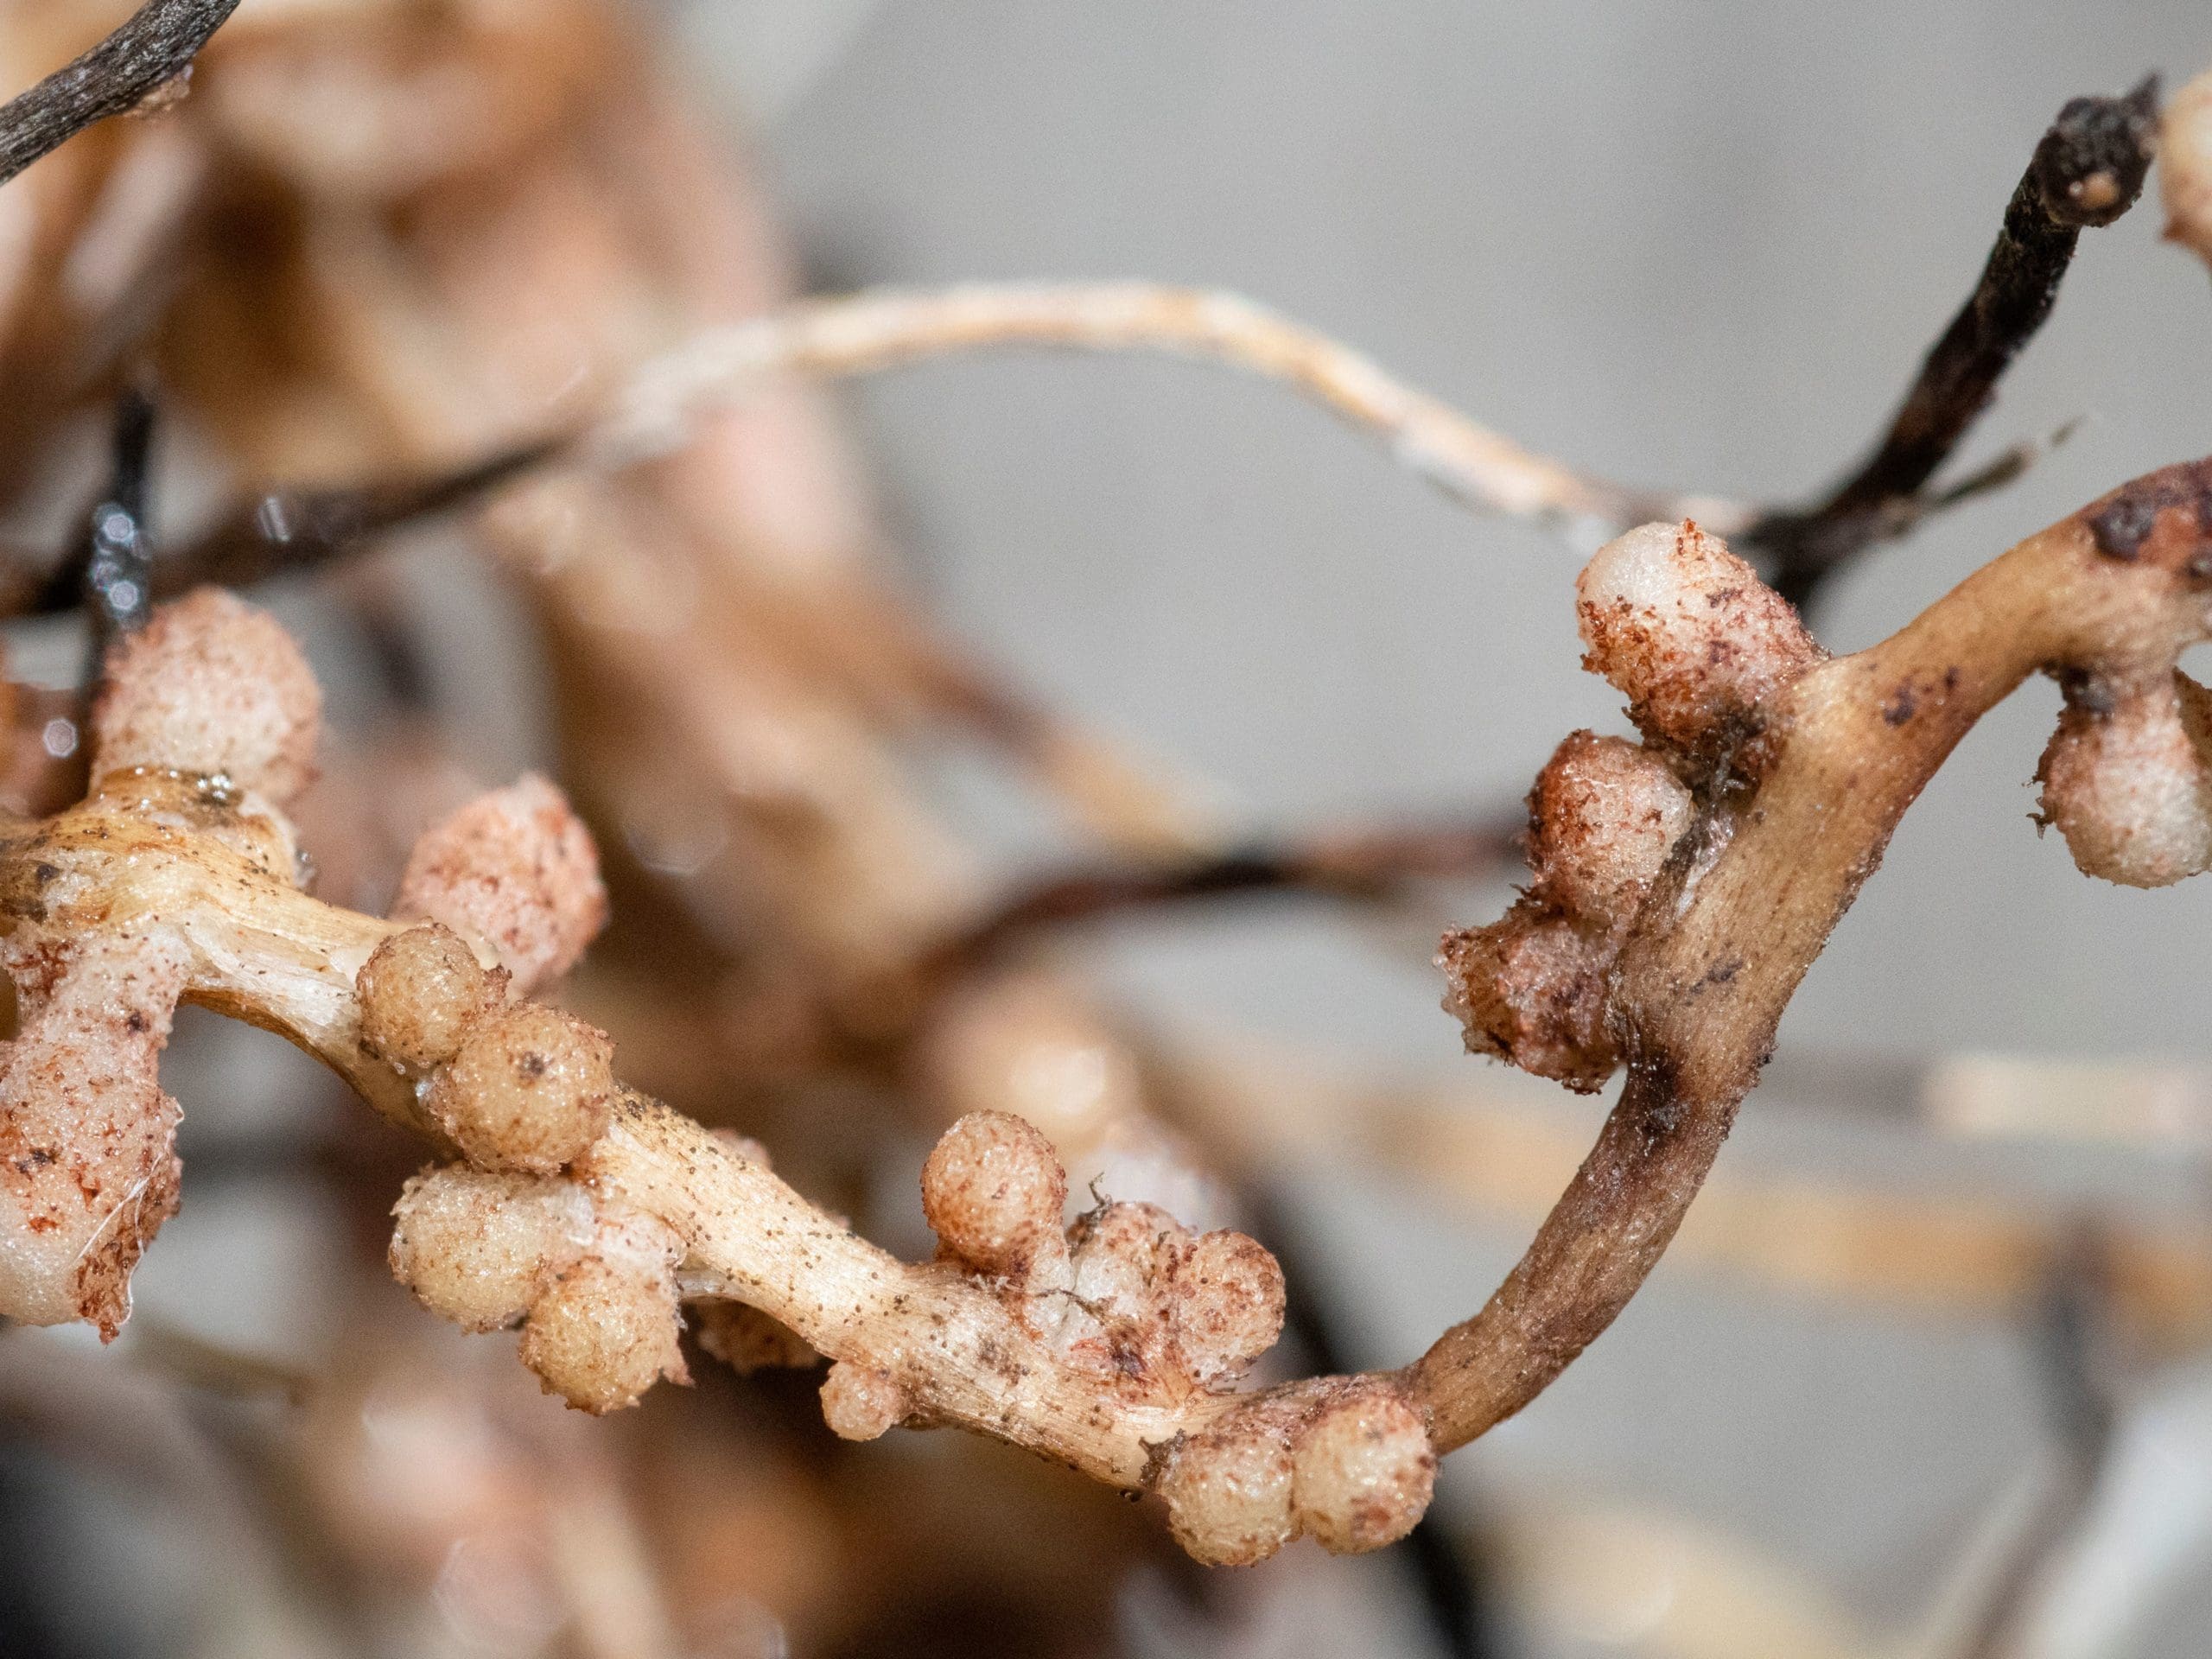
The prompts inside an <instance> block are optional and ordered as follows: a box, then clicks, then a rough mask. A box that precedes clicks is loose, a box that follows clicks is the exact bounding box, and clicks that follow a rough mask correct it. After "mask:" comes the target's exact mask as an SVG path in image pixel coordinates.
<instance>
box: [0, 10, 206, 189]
mask: <svg viewBox="0 0 2212 1659" xmlns="http://www.w3.org/2000/svg"><path fill="white" fill-rule="evenodd" d="M235 10H238V0H147V3H146V4H144V5H143V6H141V7H139V8H138V10H137V11H136V12H134V13H132V14H131V16H130V21H129V22H126V23H124V25H123V27H122V28H120V29H117V30H116V31H115V33H114V34H112V35H109V36H108V37H107V39H105V40H104V41H101V42H100V43H99V45H98V46H96V47H94V48H92V50H91V51H89V52H87V53H86V54H85V55H84V56H82V57H80V58H79V59H78V60H76V61H75V62H74V63H72V64H70V65H68V66H67V67H65V68H61V69H57V70H55V71H54V73H52V74H50V75H48V77H47V78H46V79H44V80H41V82H39V84H38V85H37V86H34V87H32V88H31V89H30V90H29V92H23V93H21V94H19V95H18V96H16V97H15V98H13V99H10V100H9V101H8V102H7V103H6V104H5V105H0V184H5V183H6V182H7V181H9V180H10V179H12V178H14V177H15V176H16V174H18V173H20V172H22V170H23V169H24V168H27V167H29V165H30V164H31V163H32V162H35V161H36V160H38V159H39V157H40V156H44V155H46V154H47V153H48V151H50V150H53V149H58V148H59V147H60V145H62V144H63V143H67V141H68V140H69V139H71V138H73V137H75V136H76V135H77V134H78V133H79V132H82V131H83V130H85V129H86V127H89V126H91V125H92V124H93V123H95V122H98V121H105V120H106V119H107V118H108V117H110V116H111V115H121V114H123V113H124V111H127V110H132V109H136V108H137V106H138V105H140V104H142V103H143V102H144V101H145V99H146V98H147V97H148V95H149V94H150V93H152V92H156V91H158V90H159V89H160V88H161V87H162V86H166V85H168V83H169V82H170V81H173V80H175V79H176V78H177V77H178V76H179V75H182V74H185V73H189V72H190V70H191V68H192V60H193V58H194V56H195V55H197V54H198V53H199V51H200V48H201V47H203V46H205V45H207V38H208V36H209V35H213V33H214V32H215V31H216V30H217V29H219V28H221V27H222V25H223V22H224V21H225V20H226V18H228V17H229V16H230V15H231V14H232V12H233V11H235Z"/></svg>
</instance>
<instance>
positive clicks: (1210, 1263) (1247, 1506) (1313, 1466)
mask: <svg viewBox="0 0 2212 1659" xmlns="http://www.w3.org/2000/svg"><path fill="white" fill-rule="evenodd" d="M1067 1196H1068V1185H1067V1175H1066V1173H1065V1171H1064V1170H1063V1169H1062V1167H1061V1165H1060V1161H1059V1160H1058V1157H1057V1156H1056V1155H1055V1154H1054V1153H1053V1150H1052V1145H1051V1143H1050V1142H1049V1141H1046V1139H1045V1137H1044V1136H1043V1135H1040V1134H1039V1132H1038V1131H1037V1130H1036V1129H1035V1128H1033V1127H1031V1125H1029V1124H1028V1123H1027V1122H1024V1121H1023V1120H1022V1119H1020V1118H1019V1117H1015V1116H1012V1115H1010V1114H1008V1113H1004V1112H990V1111H985V1112H974V1113H970V1114H969V1116H966V1117H963V1118H962V1119H961V1120H960V1121H959V1122H957V1123H955V1124H954V1125H953V1126H952V1128H950V1129H949V1130H947V1131H946V1132H945V1135H944V1138H943V1139H941V1140H940V1141H938V1144H937V1147H936V1148H935V1149H934V1150H933V1151H932V1152H931V1154H930V1157H929V1160H928V1162H927V1163H926V1164H925V1166H924V1168H923V1172H922V1205H923V1210H924V1212H925V1214H926V1216H927V1217H928V1218H929V1223H930V1225H931V1227H932V1228H933V1229H934V1230H936V1232H937V1235H938V1241H939V1243H940V1257H941V1261H942V1262H943V1263H944V1264H946V1265H950V1266H952V1267H954V1268H957V1269H958V1270H959V1271H961V1272H963V1273H964V1274H968V1275H969V1276H970V1277H971V1278H972V1279H973V1280H974V1281H976V1282H977V1283H979V1284H981V1285H982V1286H983V1287H985V1288H987V1289H988V1290H989V1291H991V1292H992V1293H994V1294H995V1295H996V1296H997V1297H998V1298H999V1299H1000V1300H1001V1304H1002V1305H1003V1306H1005V1308H1006V1309H1007V1312H1008V1313H1009V1314H1010V1315H1011V1316H1012V1317H1013V1318H1014V1319H1016V1320H1017V1321H1018V1322H1019V1323H1020V1325H1021V1326H1022V1327H1023V1328H1024V1329H1025V1330H1026V1331H1027V1332H1028V1333H1029V1334H1031V1335H1033V1336H1035V1337H1037V1338H1040V1339H1041V1340H1042V1341H1043V1342H1044V1343H1045V1344H1046V1346H1047V1347H1048V1348H1049V1349H1050V1350H1051V1351H1052V1352H1053V1354H1054V1355H1055V1356H1056V1357H1058V1361H1059V1362H1060V1363H1062V1364H1064V1365H1065V1366H1066V1367H1067V1368H1068V1369H1069V1370H1072V1371H1074V1372H1077V1373H1078V1374H1081V1375H1084V1376H1086V1377H1087V1378H1088V1379H1089V1385H1090V1387H1093V1388H1095V1389H1097V1390H1098V1391H1099V1392H1100V1393H1101V1395H1103V1398H1104V1399H1105V1400H1106V1401H1107V1402H1108V1403H1109V1406H1110V1405H1122V1406H1135V1405H1147V1406H1153V1407H1157V1408H1166V1409H1167V1410H1170V1411H1174V1412H1179V1413H1182V1412H1187V1413H1190V1414H1192V1415H1193V1416H1194V1418H1195V1419H1196V1420H1197V1421H1199V1422H1201V1423H1202V1424H1203V1427H1201V1428H1200V1429H1199V1430H1198V1431H1197V1432H1194V1433H1189V1434H1186V1435H1184V1436H1182V1437H1181V1438H1179V1440H1175V1441H1174V1443H1173V1448H1172V1450H1169V1451H1168V1452H1166V1454H1165V1456H1164V1459H1163V1461H1162V1464H1161V1465H1160V1470H1159V1471H1158V1475H1157V1484H1158V1486H1159V1490H1160V1493H1161V1495H1162V1496H1163V1497H1165V1498H1166V1503H1167V1508H1168V1515H1169V1519H1170V1522H1171V1524H1172V1525H1173V1529H1174V1531H1175V1535H1176V1537H1177V1538H1178V1540H1179V1541H1180V1542H1181V1543H1182V1544H1183V1545H1184V1547H1185V1548H1187V1549H1188V1550H1189V1551H1190V1552H1191V1553H1192V1554H1193V1555H1194V1556H1196V1557H1197V1558H1198V1560H1202V1561H1207V1562H1212V1563H1218V1564H1229V1563H1237V1562H1247V1561H1255V1560H1261V1559H1262V1558H1263V1557H1265V1556H1268V1555H1270V1554H1274V1551H1275V1550H1277V1549H1279V1548H1281V1546H1282V1545H1284V1544H1285V1543H1287V1542H1288V1541H1290V1540H1291V1539H1293V1538H1295V1537H1297V1536H1298V1535H1300V1533H1311V1534H1312V1535H1313V1536H1315V1537H1316V1538H1318V1539H1319V1541H1321V1542H1322V1543H1323V1544H1324V1545H1325V1546H1326V1547H1328V1548H1331V1549H1336V1550H1358V1549H1372V1548H1377V1547H1379V1546H1381V1545H1383V1544H1387V1543H1389V1542H1391V1541H1394V1540H1395V1539H1397V1538H1399V1537H1402V1536H1403V1535H1404V1534H1405V1533H1406V1531H1407V1530H1408V1529H1410V1528H1411V1527H1412V1525H1413V1524H1414V1522H1415V1521H1417V1520H1419V1519H1420V1518H1421V1513H1422V1512H1423V1510H1426V1509H1427V1503H1428V1495H1429V1491H1430V1488H1431V1486H1432V1484H1433V1481H1434V1478H1435V1457H1434V1454H1433V1451H1432V1450H1431V1448H1430V1446H1429V1441H1428V1436H1427V1431H1426V1429H1425V1427H1423V1425H1422V1422H1421V1418H1420V1416H1419V1414H1417V1413H1416V1412H1415V1411H1414V1408H1413V1407H1412V1406H1411V1405H1410V1404H1408V1402H1406V1401H1405V1400H1404V1399H1403V1397H1402V1395H1400V1394H1399V1393H1398V1391H1397V1390H1396V1389H1395V1387H1394V1385H1392V1384H1390V1383H1388V1382H1386V1381H1383V1380H1380V1379H1361V1380H1356V1381H1346V1380H1345V1379H1342V1378H1332V1379H1328V1380H1326V1381H1324V1382H1319V1383H1301V1384H1298V1385H1294V1387H1292V1388H1290V1389H1275V1390H1271V1391H1269V1392H1268V1393H1265V1394H1261V1395H1252V1396H1249V1397H1248V1398H1243V1399H1240V1400H1238V1401H1237V1402H1236V1403H1235V1404H1233V1405H1229V1406H1226V1408H1225V1409H1221V1410H1217V1409H1216V1408H1215V1402H1216V1399H1217V1395H1216V1391H1217V1390H1218V1389H1222V1388H1224V1386H1226V1385H1227V1384H1228V1383H1231V1382H1232V1381H1233V1380H1234V1379H1236V1377H1237V1376H1241V1375H1242V1374H1243V1372H1244V1371H1245V1370H1247V1369H1248V1368H1249V1366H1250V1365H1251V1364H1252V1363H1253V1362H1254V1361H1255V1360H1256V1359H1258V1358H1259V1357H1260V1356H1261V1355H1262V1354H1263V1353H1265V1352H1266V1351H1268V1349H1269V1348H1270V1347H1272V1346H1273V1345H1274V1340H1275V1338H1276V1337H1277V1336H1278V1335H1280V1334H1281V1329H1282V1318H1283V1281H1282V1272H1281V1268H1279V1267H1278V1266H1277V1265H1276V1263H1275V1259H1274V1256H1273V1255H1270V1254H1269V1253H1268V1250H1267V1249H1265V1248H1264V1247H1262V1245H1261V1244H1260V1243H1258V1242H1257V1241H1256V1240H1255V1239H1252V1238H1249V1237H1247V1236H1244V1235H1243V1234H1242V1233H1236V1232H1228V1231H1217V1232H1206V1233H1194V1232H1192V1230H1189V1229H1188V1228H1185V1227H1184V1226H1183V1225H1182V1224H1180V1223H1179V1222H1178V1221H1176V1220H1175V1218H1174V1217H1172V1216H1170V1215H1168V1214H1167V1213H1166V1211H1162V1210H1160V1209H1159V1208H1157V1207H1156V1206H1154V1205H1148V1204H1127V1203H1112V1202H1103V1203H1100V1204H1099V1205H1096V1206H1095V1207H1094V1208H1092V1209H1090V1211H1086V1212H1084V1214H1083V1215H1081V1216H1080V1217H1077V1219H1076V1221H1075V1223H1074V1224H1073V1225H1071V1226H1070V1225H1065V1224H1064V1221H1063V1217H1064V1215H1065V1208H1066V1204H1067ZM822 1395H823V1412H824V1414H825V1415H826V1416H827V1417H828V1419H829V1423H830V1426H831V1427H833V1428H835V1429H836V1431H837V1432H838V1433H841V1434H844V1435H846V1436H848V1437H849V1438H853V1439H868V1438H871V1437H873V1436H874V1435H876V1434H880V1433H883V1431H884V1430H885V1429H887V1428H888V1427H891V1426H892V1424H893V1423H895V1422H898V1421H901V1420H902V1419H904V1418H906V1417H907V1416H910V1415H912V1414H913V1413H914V1411H915V1404H914V1402H913V1401H912V1399H910V1398H909V1397H908V1394H907V1390H906V1389H904V1388H902V1386H901V1385H900V1383H899V1378H898V1377H897V1376H896V1375H895V1374H894V1373H893V1371H892V1370H889V1369H887V1368H883V1367H874V1366H868V1365H865V1364H861V1363H856V1362H853V1361H844V1362H841V1363H838V1364H837V1365H836V1366H834V1367H832V1368H831V1370H830V1373H829V1379H828V1381H827V1382H826V1383H824V1385H823V1390H822Z"/></svg>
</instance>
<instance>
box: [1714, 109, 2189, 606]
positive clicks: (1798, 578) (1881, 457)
mask: <svg viewBox="0 0 2212 1659" xmlns="http://www.w3.org/2000/svg"><path fill="white" fill-rule="evenodd" d="M2157 137H2158V77H2157V76H2156V75H2151V76H2146V77H2145V79H2144V80H2143V82H2142V83H2141V84H2140V85H2139V86H2137V87H2136V88H2135V89H2134V90H2133V92H2129V93H2127V94H2126V96H2125V97H2121V98H2077V99H2074V100H2073V102H2071V103H2069V105H2067V106H2066V107H2065V108H2064V109H2063V110H2061V111H2059V113H2058V118H2057V119H2056V121H2054V122H2053V123H2052V124H2051V125H2050V129H2049V130H2047V131H2046V132H2045V133H2044V136H2043V139H2042V142H2041V143H2038V144H2037V146H2036V150H2035V155H2034V156H2032V157H2031V159H2030V160H2029V162H2028V168H2027V171H2026V172H2025V173H2024V175H2022V176H2021V179H2020V182H2019V185H2018V188H2016V189H2015V190H2014V191H2013V193H2012V201H2011V202H2010V203H2009V204H2008V205H2007V206H2006V207H2005V222H2004V225H2003V226H2002V227H2001V228H2000V229H1999V231H1998V233H1997V244H1996V246H1994V247H1993V248H1992V249H1991V250H1990V254H1989V258H1988V261H1987V262H1986V264H1984V265H1983V266H1982V270H1981V277H1980V281H1979V282H1977V283H1975V284H1974V292H1973V293H1972V294H1970V295H1968V296H1967V302H1966V303H1965V304H1964V305H1962V306H1961V307H1960V308H1959V311H1958V314H1957V315H1955V316H1954V317H1953V318H1952V319H1951V323H1950V326H1949V327H1948V328H1946V329H1945V330H1944V331H1943V334H1942V338H1940V339H1939V340H1936V344H1935V345H1934V346H1931V347H1930V348H1929V353H1928V355H1927V357H1926V359H1924V360H1923V362H1922V364H1921V365H1920V373H1919V375H1918V376H1917V377H1916V378H1915V379H1914V381H1913V384H1912V386H1911V389H1910V391H1907V392H1906V393H1905V397H1904V403H1903V404H1900V405H1899V406H1898V408H1897V414H1896V415H1895V416H1893V417H1892V418H1891V422H1890V425H1889V429H1888V430H1886V431H1885V432H1884V433H1883V435H1882V436H1881V439H1880V441H1879V442H1878V443H1877V444H1876V445H1875V447H1874V451H1873V453H1872V454H1871V455H1869V456H1868V457H1867V459H1866V461H1865V462H1864V463H1863V464H1861V465H1860V467H1859V469H1858V470H1857V471H1856V472H1854V473H1853V474H1851V476H1850V477H1849V478H1847V479H1846V480H1844V481H1843V482H1842V483H1841V484H1840V485H1838V486H1836V487H1835V489H1834V491H1833V492H1832V493H1830V494H1829V495H1828V496H1827V499H1825V500H1823V501H1821V503H1819V504H1818V505H1815V506H1813V507H1809V508H1802V509H1798V510H1795V511H1790V512H1770V513H1767V514H1765V515H1764V516H1763V517H1762V518H1759V519H1758V520H1757V521H1756V522H1755V523H1754V524H1752V525H1751V527H1750V528H1749V529H1748V530H1746V531H1744V532H1743V535H1742V537H1741V538H1740V540H1741V543H1743V544H1744V546H1745V549H1746V550H1757V551H1758V552H1761V553H1764V555H1765V556H1766V558H1767V561H1768V563H1769V567H1770V570H1771V572H1772V575H1771V577H1770V580H1771V581H1772V582H1773V583H1774V586H1775V587H1776V588H1777V589H1778V590H1780V592H1781V593H1782V594H1783V597H1784V598H1786V599H1788V600H1789V601H1790V602H1791V603H1792V604H1794V605H1796V606H1797V607H1799V608H1800V609H1801V610H1802V609H1803V608H1804V607H1806V606H1807V605H1808V603H1809V602H1810V601H1812V600H1813V599H1814V597H1815V595H1816V594H1818V593H1819V591H1820V589H1821V586H1822V585H1823V584H1824V583H1825V582H1827V578H1828V577H1829V576H1831V575H1834V573H1835V572H1836V571H1837V570H1838V569H1841V568H1842V567H1843V566H1844V565H1846V564H1848V563H1850V562H1851V561H1852V560H1853V559H1854V558H1856V557H1857V556H1859V554H1861V553H1863V552H1865V551H1866V549H1867V548H1869V547H1871V546H1872V545H1873V544H1874V543H1877V542H1880V541H1886V540H1889V539H1891V538H1892V537H1896V536H1897V535H1900V534H1902V533H1903V531H1904V529H1906V528H1909V527H1910V525H1911V524H1913V523H1914V522H1916V520H1917V519H1919V518H1921V517H1923V516H1924V515H1925V513H1926V512H1928V511H1929V509H1930V508H1931V507H1935V506H1939V505H1948V503H1949V502H1951V501H1953V500H1956V499H1961V497H1962V492H1964V493H1975V492H1978V490H1979V489H1982V488H1989V487H1994V486H1995V485H1997V484H2000V483H2004V482H2006V481H2009V480H2010V479H2011V478H2012V476H2014V475H2016V474H2017V473H2018V465H2017V464H2012V465H2009V466H2008V462H2010V461H2011V460H2012V458H2011V457H2009V456H2008V457H2006V458H2005V459H2000V461H1999V463H1998V464H1997V466H1996V467H1993V468H1992V469H1988V470H1987V471H1986V472H1985V474H1981V475H1980V476H1979V477H1978V478H1977V479H1976V480H1968V482H1967V485H1965V486H1955V487H1954V488H1953V489H1950V490H1946V491H1942V492H1940V493H1937V494H1936V495H1935V496H1933V497H1930V496H1929V495H1928V494H1927V493H1926V490H1927V485H1928V481H1929V480H1930V479H1931V478H1933V477H1934V476H1935V475H1936V469H1937V468H1939V467H1942V464H1943V463H1944V461H1947V460H1948V459H1949V458H1950V456H1951V454H1952V453H1953V452H1954V451H1955V449H1956V448H1958V446H1959V442H1960V441H1961V439H1962V438H1964V437H1965V436H1966V434H1967V430H1968V429H1969V428H1971V427H1972V426H1973V424H1974V421H1975V420H1976V419H1977V418H1978V417H1979V416H1980V414H1981V412H1982V411H1983V410H1985V409H1986V408H1987V407H1988V406H1989V403H1990V400H1991V398H1992V397H1994V396H1995V395H1996V391H1997V383H1998V381H1999V379H2000V378H2003V376H2004V373H2005V370H2006V369H2007V368H2008V367H2009V366H2010V365H2011V364H2012V359H2014V358H2015V357H2017V356H2018V354H2019V353H2020V350H2021V348H2022V347H2023V346H2025V345H2026V344H2027V343H2028V341H2029V340H2031V339H2033V338H2034V337H2035V334H2036V331H2037V329H2038V328H2040V327H2043V324H2044V319H2045V318H2047V317H2049V316H2050V310H2051V307H2052V305H2053V304H2054V303H2055V302H2056V300H2057V298H2058V286H2059V283H2060V282H2061V281H2062V280H2063V278H2064V277H2065V275H2066V268H2067V266H2068V265H2069V264H2070V263H2071V262H2072V260H2073V257H2074V247H2075V243H2076V242H2077V241H2078V240H2079V239H2080V237H2081V232H2082V227H2083V226H2102V225H2109V224H2111V223H2112V222H2113V220H2114V219H2118V218H2119V217H2120V215H2121V214H2122V213H2126V211H2127V210H2128V208H2129V207H2132V206H2133V204H2134V202H2135V199H2136V198H2137V197H2138V196H2139V195H2140V194H2142V190H2143V181H2144V179H2145V175H2147V174H2148V172H2149V170H2150V166H2151V158H2152V149H2153V146H2154V144H2155V143H2156V141H2157ZM2016 453H2017V452H2016Z"/></svg>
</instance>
